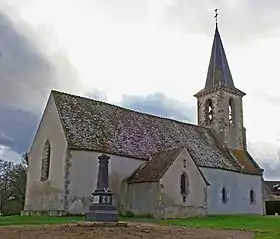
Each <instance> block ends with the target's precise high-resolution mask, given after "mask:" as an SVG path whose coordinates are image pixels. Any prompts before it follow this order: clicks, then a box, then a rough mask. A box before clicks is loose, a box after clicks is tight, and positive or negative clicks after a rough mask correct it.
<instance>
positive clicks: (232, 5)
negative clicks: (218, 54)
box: [161, 0, 280, 41]
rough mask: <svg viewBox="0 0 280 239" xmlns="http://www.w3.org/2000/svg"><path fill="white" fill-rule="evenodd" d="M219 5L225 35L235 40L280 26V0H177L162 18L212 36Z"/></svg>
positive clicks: (250, 36) (184, 27)
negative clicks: (215, 10) (215, 11)
mask: <svg viewBox="0 0 280 239" xmlns="http://www.w3.org/2000/svg"><path fill="white" fill-rule="evenodd" d="M215 8H218V9H219V13H220V15H219V25H220V26H221V28H222V32H223V36H225V37H228V38H229V39H232V40H234V41H243V40H245V39H252V38H254V37H256V35H258V36H259V37H261V36H262V35H263V34H265V33H267V32H269V31H271V30H274V29H276V28H277V27H279V26H280V14H279V13H280V1H279V0H271V1H261V0H255V1H253V0H236V1H224V0H214V1H208V0H196V1H186V0H173V2H172V4H170V5H169V6H168V7H167V8H166V11H165V13H164V15H163V17H162V19H161V21H162V22H164V23H166V24H175V25H178V26H180V27H182V28H183V29H186V31H188V32H191V31H193V32H199V33H202V34H208V35H209V36H212V35H213V28H214V26H215V25H214V24H215V22H214V9H215Z"/></svg>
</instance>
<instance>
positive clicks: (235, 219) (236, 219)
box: [0, 215, 280, 239]
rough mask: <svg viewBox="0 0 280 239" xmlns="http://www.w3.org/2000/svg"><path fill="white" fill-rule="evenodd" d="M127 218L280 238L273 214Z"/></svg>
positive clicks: (279, 220)
mask: <svg viewBox="0 0 280 239" xmlns="http://www.w3.org/2000/svg"><path fill="white" fill-rule="evenodd" d="M83 220H84V217H48V216H10V217H1V216H0V226H12V225H40V224H64V223H71V222H78V221H83ZM127 220H131V221H142V222H145V221H147V222H155V223H163V224H168V225H176V226H187V227H200V228H213V229H235V230H246V231H254V232H255V233H256V237H255V238H256V239H280V217H274V216H246V215H242V216H241V215H240V216H209V217H205V218H190V219H169V220H155V219H144V218H141V219H140V218H127Z"/></svg>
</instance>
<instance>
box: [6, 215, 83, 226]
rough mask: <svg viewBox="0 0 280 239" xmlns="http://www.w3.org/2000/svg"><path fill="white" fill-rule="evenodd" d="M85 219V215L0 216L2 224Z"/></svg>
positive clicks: (52, 222)
mask: <svg viewBox="0 0 280 239" xmlns="http://www.w3.org/2000/svg"><path fill="white" fill-rule="evenodd" d="M83 220H84V217H49V216H6V217H5V216H2V217H1V216H0V226H13V225H44V224H64V223H71V222H78V221H83Z"/></svg>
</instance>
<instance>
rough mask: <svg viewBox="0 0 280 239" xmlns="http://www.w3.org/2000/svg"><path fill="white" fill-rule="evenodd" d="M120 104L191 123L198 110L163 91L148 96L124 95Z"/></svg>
mask: <svg viewBox="0 0 280 239" xmlns="http://www.w3.org/2000/svg"><path fill="white" fill-rule="evenodd" d="M120 104H121V105H122V106H124V107H127V108H130V109H134V110H137V111H140V112H146V113H150V114H153V115H157V116H161V117H166V118H172V119H176V120H180V121H185V122H189V123H190V122H194V121H195V112H196V111H195V109H194V108H192V107H190V106H188V105H186V103H184V102H180V101H177V100H174V99H171V98H168V97H166V96H165V95H164V94H161V93H154V94H150V95H148V96H132V95H124V96H123V97H122V100H121V103H120Z"/></svg>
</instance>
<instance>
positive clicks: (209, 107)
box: [205, 99, 213, 124]
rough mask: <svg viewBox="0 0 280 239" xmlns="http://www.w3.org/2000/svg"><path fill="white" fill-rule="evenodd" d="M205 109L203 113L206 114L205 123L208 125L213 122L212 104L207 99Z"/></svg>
mask: <svg viewBox="0 0 280 239" xmlns="http://www.w3.org/2000/svg"><path fill="white" fill-rule="evenodd" d="M205 107H206V109H205V112H206V122H207V123H208V124H211V123H212V121H213V102H212V100H211V99H208V100H207V101H206V105H205Z"/></svg>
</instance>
